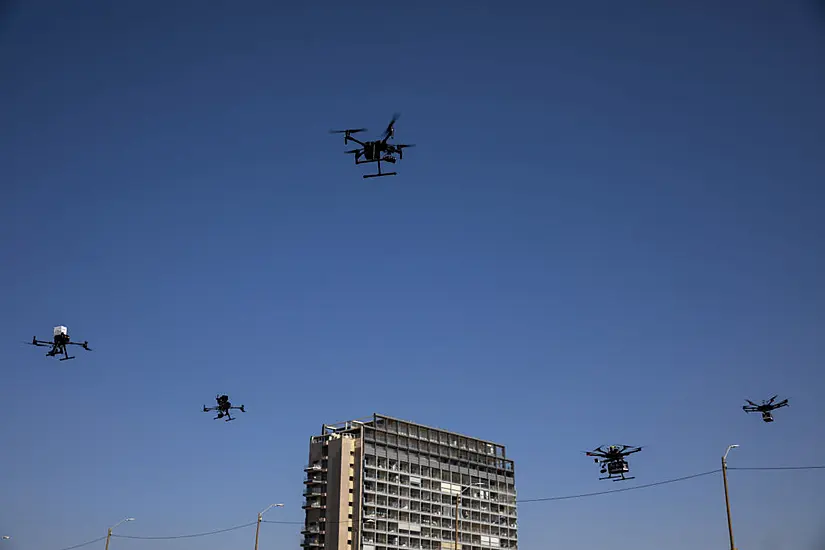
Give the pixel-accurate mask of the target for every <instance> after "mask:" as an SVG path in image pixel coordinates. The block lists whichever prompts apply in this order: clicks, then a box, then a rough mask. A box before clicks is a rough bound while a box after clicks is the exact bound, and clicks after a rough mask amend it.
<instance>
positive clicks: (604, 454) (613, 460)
mask: <svg viewBox="0 0 825 550" xmlns="http://www.w3.org/2000/svg"><path fill="white" fill-rule="evenodd" d="M641 450H642V448H641V447H631V446H630V445H610V446H609V447H608V448H607V449H603V448H602V447H597V448H595V449H593V450H592V451H587V452H585V454H586V455H587V456H592V457H595V458H594V459H593V461H594V462H596V463H597V464H599V463H600V464H601V470H600V473H602V474H604V473H607V477H600V478H599V480H604V479H612V480H613V481H624V480H627V479H635V478H633V477H625V474H626V473H628V472H630V466H629V465H628V463H627V460H625V457H626V456H628V455H631V454H633V453H638V452H639V451H641ZM616 476H619V477H616Z"/></svg>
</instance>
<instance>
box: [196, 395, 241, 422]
mask: <svg viewBox="0 0 825 550" xmlns="http://www.w3.org/2000/svg"><path fill="white" fill-rule="evenodd" d="M215 401H217V402H218V406H217V407H207V406H206V405H204V406H203V412H209V411H218V416H216V417H215V420H218V419H219V418H223V417H224V416H225V417H226V421H227V422H229V421H230V420H235V419H234V418H232V416H231V415H230V414H229V411H230V410H232V409H238V410H239V411H241V412H246V410H244V408H243V405H241V406H240V407H233V406H232V403H230V402H229V396H228V395H216V396H215Z"/></svg>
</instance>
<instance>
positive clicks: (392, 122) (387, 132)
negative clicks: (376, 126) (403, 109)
mask: <svg viewBox="0 0 825 550" xmlns="http://www.w3.org/2000/svg"><path fill="white" fill-rule="evenodd" d="M400 116H401V113H395V114H393V115H392V120H390V123H389V124H387V129H386V130H384V139H387V138H389V137H390V136H391V135H392V128H393V126H394V125H395V121H397V120H398V117H400Z"/></svg>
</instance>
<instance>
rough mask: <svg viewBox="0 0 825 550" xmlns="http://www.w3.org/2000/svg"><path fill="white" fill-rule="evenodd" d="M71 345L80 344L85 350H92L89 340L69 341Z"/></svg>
mask: <svg viewBox="0 0 825 550" xmlns="http://www.w3.org/2000/svg"><path fill="white" fill-rule="evenodd" d="M69 345H71V346H80V347H82V348H83V349H85V350H86V351H92V348H90V347H89V342H69Z"/></svg>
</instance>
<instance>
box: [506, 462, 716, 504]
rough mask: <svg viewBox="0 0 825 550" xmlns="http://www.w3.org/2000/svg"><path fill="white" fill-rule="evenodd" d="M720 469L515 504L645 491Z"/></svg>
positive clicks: (712, 472) (707, 474)
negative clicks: (619, 487)
mask: <svg viewBox="0 0 825 550" xmlns="http://www.w3.org/2000/svg"><path fill="white" fill-rule="evenodd" d="M721 471H722V470H721V468H717V469H715V470H711V471H709V472H702V473H700V474H693V475H689V476H684V477H677V478H675V479H666V480H664V481H657V482H655V483H647V484H645V485H635V486H633V487H622V488H621V489H611V490H608V491H597V492H595V493H581V494H578V495H565V496H561V497H545V498H528V499H521V500H517V501H516V502H548V501H552V500H569V499H574V498H585V497H595V496H599V495H607V494H610V493H623V492H625V491H635V490H637V489H647V488H649V487H658V486H659V485H667V484H668V483H677V482H679V481H687V480H688V479H694V478H697V477H702V476H709V475H711V474H717V473H719V472H721Z"/></svg>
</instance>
